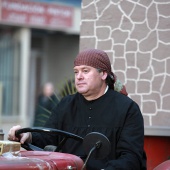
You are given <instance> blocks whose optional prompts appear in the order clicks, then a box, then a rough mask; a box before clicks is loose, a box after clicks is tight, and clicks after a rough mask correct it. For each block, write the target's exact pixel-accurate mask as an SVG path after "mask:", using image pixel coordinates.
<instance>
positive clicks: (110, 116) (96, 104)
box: [33, 89, 146, 170]
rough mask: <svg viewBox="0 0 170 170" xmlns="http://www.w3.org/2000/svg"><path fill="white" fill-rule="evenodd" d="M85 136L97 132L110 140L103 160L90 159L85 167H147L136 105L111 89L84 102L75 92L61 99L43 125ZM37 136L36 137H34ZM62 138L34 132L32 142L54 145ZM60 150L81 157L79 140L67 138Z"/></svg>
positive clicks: (108, 169) (123, 169)
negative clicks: (109, 146)
mask: <svg viewBox="0 0 170 170" xmlns="http://www.w3.org/2000/svg"><path fill="white" fill-rule="evenodd" d="M45 126H46V127H49V128H56V129H61V130H64V131H68V132H71V133H74V134H76V135H79V136H81V137H83V138H84V137H85V136H86V135H87V134H88V133H90V132H100V133H102V134H104V135H106V136H107V137H108V139H109V141H110V142H111V151H110V154H109V155H108V156H107V157H106V158H105V159H102V160H95V159H90V161H89V162H88V164H87V170H99V169H105V170H115V169H119V170H142V166H143V167H144V168H143V170H144V169H146V157H145V154H144V149H143V147H144V125H143V117H142V114H141V112H140V109H139V107H138V105H137V104H136V103H135V102H134V101H133V100H131V99H130V98H128V97H127V96H124V95H122V94H120V93H118V92H115V91H113V90H111V89H109V90H108V91H107V93H106V94H104V95H103V96H101V97H100V98H98V99H97V100H93V101H87V100H85V99H84V97H83V96H82V95H81V94H79V93H76V94H75V95H70V96H67V97H65V98H63V99H62V100H61V102H60V103H59V104H58V106H57V107H56V108H55V109H54V110H53V114H52V116H51V117H50V119H49V120H48V122H47V123H46V125H45ZM37 139H38V140H37ZM59 140H61V138H60V137H59V138H57V137H49V136H48V135H43V136H41V135H40V134H37V133H34V134H33V144H35V145H38V146H41V147H42V148H43V147H44V146H46V145H47V144H48V145H49V144H53V145H56V144H57V143H58V142H59ZM62 151H63V152H66V153H71V154H75V155H79V156H84V155H85V153H84V150H83V146H82V142H78V141H75V140H73V139H69V140H68V141H67V142H66V144H65V145H64V147H63V149H62Z"/></svg>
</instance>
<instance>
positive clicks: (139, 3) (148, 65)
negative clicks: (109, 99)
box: [80, 0, 170, 136]
mask: <svg viewBox="0 0 170 170" xmlns="http://www.w3.org/2000/svg"><path fill="white" fill-rule="evenodd" d="M87 48H97V49H101V50H104V51H106V52H107V53H108V55H109V57H110V60H111V63H112V69H113V72H115V73H116V74H117V76H118V77H119V79H120V80H121V81H122V82H124V83H125V85H126V88H127V91H128V93H129V97H131V98H132V99H133V100H135V101H136V102H137V103H138V104H139V106H140V108H141V111H142V114H143V117H144V122H145V127H147V128H148V127H149V128H153V127H155V129H157V130H158V131H159V130H160V129H162V128H163V129H164V128H165V129H169V127H168V126H170V87H169V86H170V0H82V12H81V34H80V51H81V50H84V49H87ZM151 133H152V132H151ZM160 133H161V132H160ZM167 133H168V134H165V135H169V136H170V132H169V130H168V131H167ZM159 135H161V134H159Z"/></svg>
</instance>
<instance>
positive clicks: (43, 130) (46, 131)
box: [15, 127, 83, 152]
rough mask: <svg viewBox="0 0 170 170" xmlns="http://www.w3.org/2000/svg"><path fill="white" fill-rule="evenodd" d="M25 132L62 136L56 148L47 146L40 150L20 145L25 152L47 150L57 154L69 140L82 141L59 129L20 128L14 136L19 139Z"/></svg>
mask: <svg viewBox="0 0 170 170" xmlns="http://www.w3.org/2000/svg"><path fill="white" fill-rule="evenodd" d="M26 132H39V133H48V134H56V135H60V136H63V139H62V141H61V142H60V143H59V144H58V146H52V145H49V146H47V147H45V148H44V149H41V148H39V147H37V146H34V145H32V144H30V143H24V144H22V145H21V147H22V148H24V149H26V150H39V151H43V150H48V151H55V152H58V151H60V150H61V149H62V147H63V145H64V144H65V142H66V141H67V139H69V138H72V139H74V140H77V141H81V142H82V141H83V138H82V137H81V136H78V135H75V134H73V133H69V132H66V131H63V130H59V129H52V128H45V127H33V128H22V129H19V130H17V131H16V132H15V135H16V136H17V137H19V135H20V134H21V133H26Z"/></svg>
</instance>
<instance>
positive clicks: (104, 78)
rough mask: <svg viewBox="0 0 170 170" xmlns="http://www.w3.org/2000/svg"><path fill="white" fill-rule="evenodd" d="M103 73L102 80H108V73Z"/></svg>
mask: <svg viewBox="0 0 170 170" xmlns="http://www.w3.org/2000/svg"><path fill="white" fill-rule="evenodd" d="M102 73H103V75H102V80H106V78H107V72H106V71H103V72H102Z"/></svg>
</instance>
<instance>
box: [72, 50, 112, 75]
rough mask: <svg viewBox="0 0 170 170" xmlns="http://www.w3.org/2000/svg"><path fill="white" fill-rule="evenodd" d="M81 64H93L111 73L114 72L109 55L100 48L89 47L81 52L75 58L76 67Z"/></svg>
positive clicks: (92, 65)
mask: <svg viewBox="0 0 170 170" xmlns="http://www.w3.org/2000/svg"><path fill="white" fill-rule="evenodd" d="M80 65H87V66H91V67H94V68H98V69H101V70H103V71H106V72H107V73H108V74H109V75H111V74H112V71H111V63H110V60H109V57H108V55H107V54H106V53H105V52H104V51H101V50H98V49H88V50H85V51H82V52H80V53H79V54H78V55H77V57H76V58H75V60H74V67H75V66H80Z"/></svg>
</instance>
